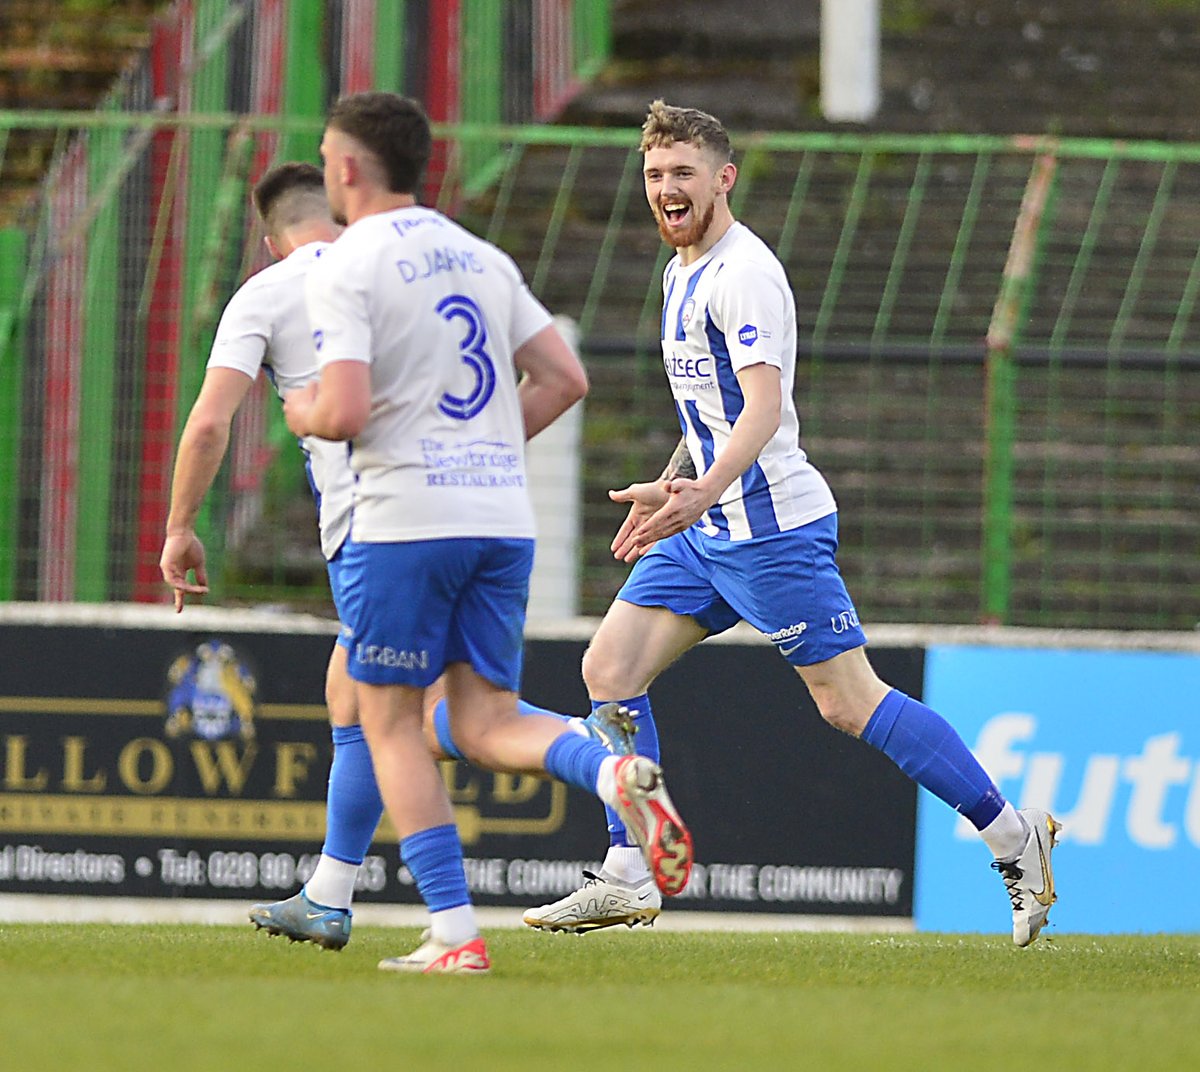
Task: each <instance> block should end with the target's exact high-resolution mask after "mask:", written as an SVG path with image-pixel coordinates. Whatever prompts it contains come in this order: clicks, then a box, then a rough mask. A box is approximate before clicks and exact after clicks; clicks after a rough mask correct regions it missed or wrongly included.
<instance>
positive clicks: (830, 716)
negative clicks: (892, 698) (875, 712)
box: [809, 688, 863, 737]
mask: <svg viewBox="0 0 1200 1072" xmlns="http://www.w3.org/2000/svg"><path fill="white" fill-rule="evenodd" d="M809 691H810V692H811V693H812V698H813V700H814V701H815V702H816V705H817V710H818V711H820V712H821V717H822V718H823V719H824V720H825V721H826V722H828V723H829V725H831V726H832V727H833V728H834V729H835V730H841V731H842V733H848V734H850V736H851V737H857V736H859V734H861V733H862V728H863V721H862V718H861V716H860V714H859V712H858V711H857V710H856V707H855V705H854V704H852V703H850V702H849V701H848V699H847V698H846V697H845V696H844V695H842V694H841V693H839V692H838V691H837V690H836V689H824V688H810V689H809Z"/></svg>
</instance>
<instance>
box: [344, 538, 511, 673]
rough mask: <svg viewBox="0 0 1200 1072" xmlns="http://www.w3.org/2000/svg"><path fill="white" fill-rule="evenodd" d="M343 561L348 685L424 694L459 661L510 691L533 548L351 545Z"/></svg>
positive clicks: (470, 543) (455, 542)
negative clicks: (356, 683)
mask: <svg viewBox="0 0 1200 1072" xmlns="http://www.w3.org/2000/svg"><path fill="white" fill-rule="evenodd" d="M342 559H343V562H342V592H343V596H344V603H345V607H344V610H343V611H342V613H343V618H342V620H343V622H345V623H346V624H347V625H349V627H350V643H349V670H350V676H351V677H352V678H354V680H355V681H362V682H365V683H367V684H371V685H413V686H417V687H423V686H426V685H431V684H432V683H433V682H434V681H435V680H436V679H437V678H438V677H439V676H440V675H441V673H442V672H443V671H444V670H445V668H446V665H447V664H448V663H455V662H465V663H469V664H470V665H471V667H472V668H473V669H474V670H475V672H476V673H477V674H479V675H480V677H483V678H485V679H486V680H488V681H490V682H491V683H492V684H494V685H496V686H498V687H499V688H502V689H508V690H510V691H512V692H516V691H517V689H518V687H519V685H520V680H521V660H522V656H523V653H524V649H523V645H524V632H525V605H526V604H527V603H528V602H529V575H530V572H531V571H532V569H533V540H501V539H490V538H489V539H483V538H478V539H476V538H472V539H445V540H413V541H411V542H404V543H357V542H355V541H354V540H353V539H351V540H347V541H346V545H345V547H344V548H343V551H342Z"/></svg>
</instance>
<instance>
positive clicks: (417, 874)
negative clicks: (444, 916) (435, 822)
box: [400, 823, 471, 912]
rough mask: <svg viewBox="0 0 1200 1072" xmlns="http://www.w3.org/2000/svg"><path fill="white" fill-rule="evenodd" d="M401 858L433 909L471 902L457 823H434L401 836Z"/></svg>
mask: <svg viewBox="0 0 1200 1072" xmlns="http://www.w3.org/2000/svg"><path fill="white" fill-rule="evenodd" d="M400 859H401V860H403V861H404V865H405V867H407V868H408V869H409V871H410V872H412V877H413V881H414V882H416V884H417V892H418V893H420V895H421V900H423V901H424V902H425V905H426V907H427V908H428V909H429V911H430V912H443V911H445V910H446V909H448V908H457V907H458V906H459V905H465V904H470V903H471V895H470V893H469V892H468V891H467V876H466V872H465V871H464V870H463V853H462V842H461V841H459V839H458V830H457V828H456V827H455V826H454V824H453V823H447V824H446V825H445V826H431V827H430V828H429V829H428V830H418V831H417V832H416V833H415V834H410V835H409V836H408V837H406V838H401V839H400Z"/></svg>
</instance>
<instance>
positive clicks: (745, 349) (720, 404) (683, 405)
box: [662, 223, 837, 540]
mask: <svg viewBox="0 0 1200 1072" xmlns="http://www.w3.org/2000/svg"><path fill="white" fill-rule="evenodd" d="M662 352H663V366H664V368H665V369H666V373H667V379H668V380H669V381H670V384H671V393H672V395H674V398H675V408H676V411H677V413H678V415H679V424H680V427H681V428H682V430H683V434H684V436H685V437H686V439H687V445H688V450H689V451H690V452H691V455H692V459H693V461H694V462H695V463H696V471H697V474H698V475H703V474H704V473H706V472H707V471H708V469H709V468H710V467H711V466H712V464H713V460H714V459H715V458H716V457H717V456H718V455H719V454H720V453H721V451H722V450H723V449H724V447H725V444H726V443H727V442H728V441H729V436H730V434H731V433H732V431H733V426H734V422H735V421H736V420H737V418H738V415H739V414H740V413H741V412H742V409H743V407H744V406H745V398H744V397H743V395H742V390H741V385H740V384H739V383H738V379H737V373H738V372H739V371H740V370H741V369H743V368H747V367H748V366H750V365H756V364H762V363H766V364H768V365H772V366H774V367H775V368H777V369H779V370H780V385H781V387H782V392H783V398H782V402H781V406H780V414H779V428H778V430H777V431H776V432H775V435H774V436H772V438H771V440H770V441H769V442H768V443H767V445H766V446H765V447H764V448H763V450H762V452H761V453H760V454H759V456H758V459H757V461H755V463H754V464H753V465H752V466H751V467H750V468H749V469H748V470H747V471H746V472H745V473H744V474H743V475H742V476H741V478H740V479H738V480H735V481H734V482H733V483H732V484H731V485H730V486H729V487H728V488H726V489H725V491H724V492H723V493H722V495H721V497H720V499H719V500H718V501H717V503H716V504H715V505H713V506H712V507H710V508H709V509H708V511H707V512H706V513H705V514H704V516H703V517H701V519H700V520H699V521H698V522H696V524H697V525H698V526H699V527H700V529H701V530H702V531H703V532H705V533H706V534H707V535H709V536H714V537H717V538H718V539H726V540H746V539H750V538H751V537H754V536H766V535H770V534H771V533H776V532H784V531H787V530H788V529H794V528H798V527H799V526H801V525H807V524H808V523H809V522H811V521H816V520H817V519H818V518H822V517H825V516H827V515H828V514H831V513H833V512H834V511H835V510H836V509H837V503H836V502H835V501H834V498H833V493H832V492H831V491H830V490H829V485H828V484H827V483H826V482H825V478H824V477H823V476H821V474H820V472H818V471H817V469H816V468H815V467H814V466H813V465H812V464H811V463H810V462H809V461H808V458H807V456H806V455H805V453H804V451H803V450H801V449H800V441H799V439H800V422H799V418H798V417H797V416H796V404H795V400H794V398H793V397H792V393H793V390H794V386H795V379H796V300H795V297H794V295H793V294H792V289H791V287H790V286H789V285H788V281H787V276H786V274H785V273H784V270H783V265H782V264H780V263H779V259H778V258H777V257H776V256H775V254H774V253H773V252H771V249H770V248H769V247H768V246H767V244H766V243H765V242H763V241H762V239H760V238H759V237H758V236H757V235H756V234H754V232H753V231H751V230H750V229H749V228H748V227H746V226H744V225H743V224H740V223H735V224H734V225H733V226H732V227H730V229H729V230H728V231H727V232H726V233H725V234H724V235H723V236H722V237H721V240H720V241H719V242H717V243H716V245H714V246H713V248H712V249H710V250H709V251H708V252H707V253H706V254H705V255H704V256H703V257H701V258H700V259H699V260H697V261H694V262H693V263H692V264H689V265H686V266H685V265H683V264H682V263H681V262H680V260H679V257H678V256H676V257H674V258H673V259H672V260H671V261H670V263H669V264H668V265H667V267H666V270H665V272H664V273H663V315H662Z"/></svg>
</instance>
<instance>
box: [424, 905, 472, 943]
mask: <svg viewBox="0 0 1200 1072" xmlns="http://www.w3.org/2000/svg"><path fill="white" fill-rule="evenodd" d="M429 930H430V932H431V933H432V934H433V938H434V940H435V941H438V942H441V943H442V944H443V945H448V946H452V947H453V946H459V945H463V944H464V943H466V942H469V941H470V940H471V939H472V938H475V937H477V936H478V934H479V925H478V924H477V923H476V922H475V908H474V906H473V905H469V904H465V905H459V906H458V907H457V908H445V909H443V910H442V911H441V912H430V913H429Z"/></svg>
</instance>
